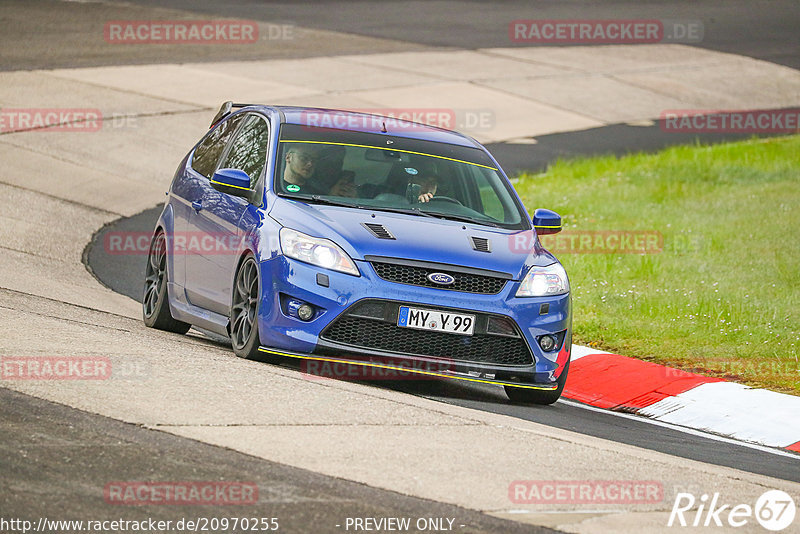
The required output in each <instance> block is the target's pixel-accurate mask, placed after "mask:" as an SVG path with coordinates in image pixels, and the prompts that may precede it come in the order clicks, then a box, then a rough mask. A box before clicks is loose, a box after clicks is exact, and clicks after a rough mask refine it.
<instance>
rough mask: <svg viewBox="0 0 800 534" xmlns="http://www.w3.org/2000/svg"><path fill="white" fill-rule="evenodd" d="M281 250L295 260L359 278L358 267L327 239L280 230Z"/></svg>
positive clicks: (288, 229) (287, 229)
mask: <svg viewBox="0 0 800 534" xmlns="http://www.w3.org/2000/svg"><path fill="white" fill-rule="evenodd" d="M281 250H282V251H283V253H284V255H286V256H288V257H290V258H294V259H296V260H300V261H304V262H306V263H310V264H312V265H317V266H319V267H322V268H324V269H331V270H334V271H340V272H343V273H347V274H352V275H353V276H360V273H359V272H358V267H356V264H355V263H354V262H353V260H351V259H350V256H348V255H347V253H346V252H345V251H344V250H342V249H341V247H339V245H337V244H336V243H334V242H333V241H331V240H329V239H320V238H318V237H311V236H310V235H306V234H304V233H302V232H298V231H297V230H292V229H291V228H281Z"/></svg>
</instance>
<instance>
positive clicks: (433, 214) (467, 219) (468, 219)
mask: <svg viewBox="0 0 800 534" xmlns="http://www.w3.org/2000/svg"><path fill="white" fill-rule="evenodd" d="M422 213H424V214H426V215H429V216H431V217H437V218H439V219H452V220H454V221H461V222H468V223H472V224H481V225H484V226H491V227H494V228H502V226H501V225H499V224H497V223H496V222H493V221H489V220H486V219H474V218H472V217H467V216H466V215H455V214H453V213H442V212H440V211H423V212H422Z"/></svg>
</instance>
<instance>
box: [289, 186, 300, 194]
mask: <svg viewBox="0 0 800 534" xmlns="http://www.w3.org/2000/svg"><path fill="white" fill-rule="evenodd" d="M286 190H287V191H291V192H292V193H297V192H298V191H300V186H299V185H295V184H289V185H287V186H286Z"/></svg>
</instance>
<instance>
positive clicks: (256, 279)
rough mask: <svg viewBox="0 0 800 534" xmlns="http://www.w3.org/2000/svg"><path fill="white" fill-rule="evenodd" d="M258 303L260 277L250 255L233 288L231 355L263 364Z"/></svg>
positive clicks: (264, 359) (264, 358)
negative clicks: (260, 347)
mask: <svg viewBox="0 0 800 534" xmlns="http://www.w3.org/2000/svg"><path fill="white" fill-rule="evenodd" d="M260 301H261V277H260V275H259V269H258V263H257V262H256V259H255V258H254V257H253V256H252V255H248V256H247V257H245V259H244V261H242V263H241V265H239V269H238V270H237V271H236V278H235V282H234V285H233V296H232V302H231V316H230V334H231V345H232V346H233V353H234V354H236V355H237V356H238V357H240V358H244V359H246V360H259V361H266V360H268V359H269V358H268V357H267V355H266V354H264V353H263V352H260V351H259V350H258V347H259V346H260V345H261V341H260V337H259V335H258V307H259V303H260Z"/></svg>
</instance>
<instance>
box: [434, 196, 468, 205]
mask: <svg viewBox="0 0 800 534" xmlns="http://www.w3.org/2000/svg"><path fill="white" fill-rule="evenodd" d="M437 200H441V201H442V202H450V203H452V204H458V205H459V206H463V205H464V204H462V203H461V202H459V201H458V200H456V199H454V198H453V197H439V196H435V197H433V198H431V199H430V200H429V201H428V202H435V201H437Z"/></svg>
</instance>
